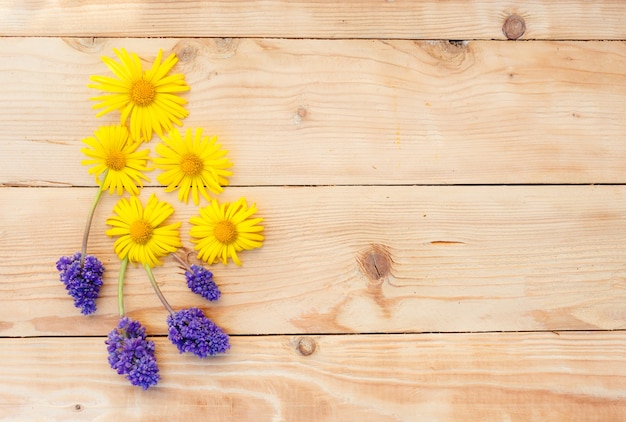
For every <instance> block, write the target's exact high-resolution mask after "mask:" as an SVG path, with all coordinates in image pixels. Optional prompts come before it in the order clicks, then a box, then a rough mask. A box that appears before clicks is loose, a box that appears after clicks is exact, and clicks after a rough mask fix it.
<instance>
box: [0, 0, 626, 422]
mask: <svg viewBox="0 0 626 422" xmlns="http://www.w3.org/2000/svg"><path fill="white" fill-rule="evenodd" d="M512 13H517V14H519V15H520V16H521V17H523V19H525V22H526V32H525V34H524V35H523V36H522V37H521V39H520V41H504V39H505V36H504V34H503V30H502V24H503V22H504V20H505V19H506V18H507V17H508V16H509V15H510V14H512ZM624 16H626V3H624V2H622V1H599V2H588V1H572V2H568V3H567V4H565V3H560V2H552V1H545V0H544V1H530V2H523V3H522V2H520V3H511V2H504V1H494V2H485V1H423V2H417V1H400V0H395V1H366V0H360V1H357V0H354V1H345V2H329V1H310V2H295V1H262V2H253V1H217V2H200V1H187V2H165V1H150V2H148V1H139V0H136V1H122V0H120V1H115V2H110V1H109V2H103V1H93V0H91V1H72V2H67V1H52V2H48V1H46V2H42V1H27V2H21V1H13V2H11V1H9V2H4V3H2V4H0V36H2V37H0V87H1V92H2V95H1V96H0V115H1V116H2V123H3V125H2V130H0V152H1V154H0V420H2V421H24V420H29V421H30V420H34V421H91V420H102V421H118V420H119V421H134V420H137V421H139V420H156V421H159V420H178V419H184V420H189V421H195V420H198V421H204V420H207V418H210V419H211V420H217V421H231V420H235V421H351V420H358V421H414V420H427V421H457V420H463V421H467V420H471V421H473V420H480V421H483V420H486V421H491V420H495V421H500V420H502V421H509V420H512V421H529V420H531V421H532V420H536V421H568V422H569V421H620V420H624V415H625V414H626V373H624V369H623V368H624V367H625V365H624V364H625V359H626V353H625V352H626V337H625V330H626V307H625V306H624V303H626V288H625V287H626V248H625V247H624V233H626V186H625V185H624V182H625V181H626V166H625V165H624V162H625V159H626V123H624V122H625V120H624V118H623V116H624V115H626V70H625V69H626V44H625V43H624V40H625V39H626V34H625V30H624V25H623V22H622V21H623V19H624ZM155 37H159V38H155ZM242 37H243V38H242ZM448 40H452V42H449V41H448ZM115 47H124V48H126V49H127V50H129V51H135V52H137V53H138V54H139V55H140V56H141V57H142V58H143V59H144V60H146V61H148V62H149V61H151V60H152V59H153V58H154V57H155V55H156V52H157V51H158V49H159V48H162V49H163V50H164V51H165V52H166V53H168V52H175V53H177V54H178V55H179V57H180V62H179V64H178V66H177V70H178V71H181V72H184V73H185V75H186V77H187V81H188V82H189V84H190V85H191V91H190V92H189V94H188V95H186V98H187V99H188V100H189V110H190V116H189V117H188V118H187V119H186V120H185V127H194V126H202V127H203V128H204V129H205V131H207V132H212V133H215V134H217V135H218V136H219V138H220V141H221V142H222V143H223V144H224V146H225V147H226V148H227V149H229V150H230V153H229V158H230V159H231V160H232V161H233V162H234V163H235V166H234V167H233V171H234V176H233V177H232V179H231V183H232V186H230V187H228V188H227V189H226V191H225V192H224V193H223V194H222V195H221V196H220V197H221V198H223V199H236V198H238V197H239V196H245V197H246V198H248V200H249V201H251V202H256V203H257V206H258V208H259V213H260V214H261V215H262V216H263V217H264V218H265V226H266V233H265V234H266V242H265V245H264V246H263V248H261V249H258V250H255V251H250V252H247V253H244V254H242V256H241V257H242V260H243V261H244V265H243V267H241V268H238V267H234V266H232V265H231V266H228V267H223V266H221V265H219V266H216V267H215V268H214V271H215V273H216V279H217V281H218V284H219V285H220V287H221V289H222V293H223V296H222V298H221V299H220V301H219V302H217V303H216V304H210V303H207V302H204V301H203V300H201V299H199V298H196V297H195V296H194V295H193V294H192V293H190V292H189V291H188V289H187V288H186V287H185V285H184V280H183V278H182V275H181V273H180V270H178V269H177V267H176V265H175V263H174V262H173V261H172V260H171V259H170V260H166V262H165V265H164V266H163V267H159V268H157V269H156V271H155V274H156V277H157V279H158V280H159V283H160V284H161V286H162V289H163V291H164V293H165V294H166V295H167V297H168V298H169V299H170V300H171V302H172V304H173V305H174V306H175V307H177V308H179V307H182V306H201V307H203V308H204V309H205V310H206V311H207V313H208V314H210V315H211V317H212V318H213V319H214V320H215V321H216V322H217V323H218V324H219V325H221V326H222V327H224V328H225V329H226V331H227V332H229V333H231V334H232V335H233V338H232V343H233V347H232V349H231V350H230V351H229V352H228V353H227V354H226V355H225V356H221V357H217V358H212V359H206V360H199V359H197V358H195V357H194V356H191V357H189V356H181V355H179V354H178V353H177V351H176V350H175V348H174V346H172V345H171V343H170V342H169V341H168V340H167V339H166V338H165V337H164V336H165V334H166V332H165V328H164V327H165V322H164V319H165V316H166V312H165V310H164V309H163V308H162V306H161V305H160V304H159V302H158V300H157V299H156V297H155V295H154V294H153V292H152V290H151V288H150V285H149V283H148V281H147V279H146V277H145V274H144V273H143V271H142V270H141V268H136V267H132V266H131V267H130V268H129V272H128V276H127V287H126V293H127V299H126V308H127V311H128V313H129V315H130V316H133V317H135V318H138V319H140V320H141V321H142V322H143V323H144V324H145V325H146V326H147V328H148V331H149V333H150V334H151V335H152V336H153V337H152V338H153V339H154V340H155V341H156V343H157V357H158V360H159V365H160V368H161V375H162V377H163V379H162V381H161V383H160V384H159V385H158V386H157V387H156V388H154V389H151V390H148V391H141V390H140V389H137V388H135V387H132V386H130V385H128V384H127V382H126V381H125V380H124V379H123V378H122V377H120V376H119V375H117V374H115V373H114V372H113V371H112V370H111V369H110V368H109V367H108V364H107V361H106V358H107V355H106V348H105V346H104V336H105V335H106V333H107V332H108V331H110V330H111V328H112V327H113V326H114V325H115V324H116V320H117V316H116V312H117V309H116V299H115V295H116V286H115V283H116V278H117V270H118V268H119V261H118V260H117V258H116V257H115V255H114V254H113V252H112V244H113V242H112V240H111V239H109V238H107V237H106V236H105V235H104V228H105V227H104V219H105V218H106V217H107V216H108V215H110V212H111V209H112V207H113V204H114V202H115V201H116V197H110V196H108V195H105V196H104V199H103V201H102V203H101V206H100V207H99V209H98V211H97V212H96V216H95V218H94V227H93V230H92V232H93V234H92V237H91V241H90V244H89V250H90V252H91V253H94V254H96V255H98V256H99V257H100V258H101V259H102V260H103V261H104V263H105V265H106V267H107V273H106V275H105V286H104V287H103V290H102V298H101V300H99V302H98V309H99V310H98V312H97V314H96V315H94V316H90V317H83V316H81V315H80V314H79V313H78V311H77V310H76V309H75V308H74V307H73V305H72V303H71V300H70V299H69V298H68V297H67V296H66V294H65V291H64V289H63V286H62V285H61V283H59V281H58V275H57V272H56V270H55V268H54V262H55V261H56V260H57V259H58V257H59V256H61V255H63V254H69V253H72V252H74V251H75V250H77V249H78V248H79V245H80V240H81V236H82V228H83V224H84V218H85V216H86V213H87V209H88V207H89V204H90V202H91V200H92V198H93V195H94V194H95V191H96V189H95V186H94V181H93V179H92V178H91V177H90V176H88V175H87V171H86V168H84V167H82V166H81V165H80V160H81V159H82V155H81V153H80V147H81V139H82V138H84V137H86V136H89V135H91V133H92V132H93V130H94V129H95V128H96V127H97V125H99V124H104V123H109V122H114V121H116V118H115V116H106V117H104V118H101V119H99V120H96V119H95V117H94V114H95V113H94V112H93V111H92V110H91V109H90V106H91V103H90V102H89V97H90V96H92V95H93V92H90V91H91V90H89V89H88V88H87V87H86V85H87V83H88V79H89V75H92V74H106V68H105V67H104V65H103V64H102V62H101V60H100V56H101V55H108V56H110V55H112V49H113V48H115ZM154 143H156V140H154V141H153V143H152V144H154ZM152 146H153V145H152ZM149 176H150V177H151V178H152V180H153V182H151V183H150V184H149V185H150V187H148V188H147V189H146V191H145V192H144V193H143V195H142V197H146V196H147V194H148V193H151V192H157V193H159V196H160V197H162V198H163V199H167V200H169V201H171V202H172V204H173V205H174V206H175V209H176V212H175V217H176V218H177V219H181V220H183V221H186V220H187V219H188V218H189V217H190V216H191V215H194V214H195V213H196V212H197V208H196V207H194V206H193V205H182V204H180V203H178V202H177V201H176V197H175V194H169V195H166V194H163V193H162V190H161V188H159V187H158V186H157V185H156V183H155V179H156V174H155V173H150V174H149ZM188 229H189V224H188V223H186V222H185V223H184V224H183V242H184V244H185V245H186V246H187V247H188V248H189V247H191V243H190V242H189V238H188V234H187V232H188Z"/></svg>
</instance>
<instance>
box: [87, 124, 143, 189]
mask: <svg viewBox="0 0 626 422" xmlns="http://www.w3.org/2000/svg"><path fill="white" fill-rule="evenodd" d="M94 135H95V136H90V137H88V138H85V139H83V143H84V144H86V145H87V146H88V148H83V149H81V151H82V153H83V154H85V155H86V156H87V157H89V159H88V160H83V161H82V162H81V163H82V164H83V165H84V166H92V165H93V167H91V168H90V169H89V170H88V171H89V174H93V175H95V177H96V182H97V183H98V185H100V184H101V183H102V185H101V186H102V189H103V190H106V189H109V194H113V192H114V191H115V190H117V194H118V195H122V194H123V193H124V190H126V191H127V192H128V193H130V194H131V195H138V194H139V188H138V187H137V185H139V186H140V187H143V183H142V181H141V179H143V180H146V181H149V180H150V179H148V178H147V177H146V176H145V175H144V174H143V172H145V171H148V170H149V169H148V168H147V167H146V163H147V161H148V154H149V153H150V151H149V150H143V151H137V147H138V146H139V145H140V144H139V143H138V142H132V141H131V139H130V134H129V133H128V129H127V128H126V127H125V126H121V125H116V126H115V125H114V126H100V127H99V128H98V130H96V131H95V133H94ZM107 170H108V171H107ZM104 172H106V176H105V177H104V181H102V182H100V179H99V176H100V175H101V174H102V173H104Z"/></svg>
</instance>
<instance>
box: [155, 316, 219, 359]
mask: <svg viewBox="0 0 626 422" xmlns="http://www.w3.org/2000/svg"><path fill="white" fill-rule="evenodd" d="M167 325H168V327H169V330H168V331H169V339H170V341H171V342H172V343H174V344H175V345H176V347H178V351H179V352H180V353H184V352H191V353H193V354H195V355H197V356H199V357H201V358H204V357H207V356H210V355H211V356H212V355H216V354H218V353H224V352H225V351H226V350H228V349H230V343H229V341H228V334H226V333H225V332H224V331H223V330H222V329H221V328H220V327H218V326H217V325H215V323H214V322H213V321H211V320H210V319H209V318H207V317H206V316H205V315H204V313H203V312H202V311H201V310H200V309H198V308H189V309H183V310H181V311H178V312H174V313H173V314H171V315H169V316H168V317H167Z"/></svg>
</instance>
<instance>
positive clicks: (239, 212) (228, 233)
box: [189, 198, 264, 265]
mask: <svg viewBox="0 0 626 422" xmlns="http://www.w3.org/2000/svg"><path fill="white" fill-rule="evenodd" d="M256 211H257V209H256V205H254V204H253V205H252V206H251V207H250V208H248V205H247V204H246V200H245V199H244V198H241V199H239V200H238V201H236V202H232V203H224V204H222V205H219V204H218V202H217V201H216V200H215V199H213V200H212V201H211V204H210V205H208V206H206V207H204V208H201V209H200V215H199V216H195V217H192V218H191V219H190V220H189V221H190V222H191V224H192V225H193V226H192V227H191V231H190V234H191V236H192V237H193V238H195V239H192V242H194V243H196V245H195V246H194V249H196V250H198V251H199V252H198V258H200V259H203V260H204V261H206V262H207V263H208V264H213V263H215V262H217V261H218V259H219V260H221V261H222V264H226V263H227V261H228V258H229V257H230V258H232V259H233V261H234V262H235V264H237V265H241V261H240V260H239V258H238V257H237V252H241V251H243V250H250V249H254V248H260V247H261V246H262V245H263V239H264V237H263V235H261V234H260V232H262V231H263V226H259V225H258V224H259V223H260V222H261V221H263V219H262V218H250V217H251V216H252V215H253V214H254V213H256Z"/></svg>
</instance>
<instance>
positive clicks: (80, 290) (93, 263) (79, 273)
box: [57, 252, 104, 315]
mask: <svg viewBox="0 0 626 422" xmlns="http://www.w3.org/2000/svg"><path fill="white" fill-rule="evenodd" d="M80 257H81V254H80V252H76V253H75V254H74V255H72V256H62V257H61V258H59V260H58V261H57V270H59V276H60V279H61V282H63V284H65V289H66V290H67V292H68V294H69V295H70V296H71V297H73V298H74V306H76V307H77V308H80V311H81V312H82V313H83V314H84V315H89V314H93V313H94V312H96V299H97V298H98V295H99V294H100V287H101V286H102V274H103V273H104V265H102V263H101V262H100V261H99V260H98V258H96V257H95V256H93V255H87V256H86V257H85V261H84V263H83V266H82V268H81V266H80Z"/></svg>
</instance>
